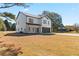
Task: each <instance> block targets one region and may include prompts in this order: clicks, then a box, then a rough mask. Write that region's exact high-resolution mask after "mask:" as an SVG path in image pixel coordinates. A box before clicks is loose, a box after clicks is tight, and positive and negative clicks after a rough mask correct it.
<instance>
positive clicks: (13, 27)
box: [11, 23, 16, 31]
mask: <svg viewBox="0 0 79 59" xmlns="http://www.w3.org/2000/svg"><path fill="white" fill-rule="evenodd" d="M15 29H16V24H15V23H13V24H12V26H11V30H12V31H15Z"/></svg>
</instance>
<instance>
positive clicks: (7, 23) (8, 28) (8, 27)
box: [4, 20, 10, 31]
mask: <svg viewBox="0 0 79 59" xmlns="http://www.w3.org/2000/svg"><path fill="white" fill-rule="evenodd" d="M4 23H5V25H6V28H7V30H8V31H9V30H10V25H9V22H8V21H7V20H5V21H4Z"/></svg>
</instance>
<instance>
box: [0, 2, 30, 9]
mask: <svg viewBox="0 0 79 59" xmlns="http://www.w3.org/2000/svg"><path fill="white" fill-rule="evenodd" d="M13 6H21V7H24V8H25V7H29V4H25V3H2V4H1V5H0V9H3V8H10V7H13Z"/></svg>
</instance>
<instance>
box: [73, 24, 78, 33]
mask: <svg viewBox="0 0 79 59" xmlns="http://www.w3.org/2000/svg"><path fill="white" fill-rule="evenodd" d="M74 30H75V31H76V32H79V24H77V23H75V24H74Z"/></svg>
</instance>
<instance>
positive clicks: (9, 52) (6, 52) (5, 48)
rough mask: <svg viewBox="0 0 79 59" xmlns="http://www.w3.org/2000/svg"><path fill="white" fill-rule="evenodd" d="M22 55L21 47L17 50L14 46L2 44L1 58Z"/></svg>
mask: <svg viewBox="0 0 79 59" xmlns="http://www.w3.org/2000/svg"><path fill="white" fill-rule="evenodd" d="M1 43H2V42H1ZM22 53H23V52H22V51H21V47H17V48H16V47H15V45H14V44H0V55H1V56H18V54H22Z"/></svg>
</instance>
